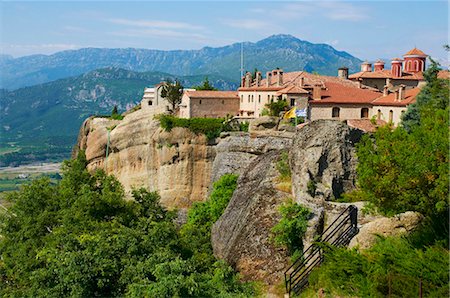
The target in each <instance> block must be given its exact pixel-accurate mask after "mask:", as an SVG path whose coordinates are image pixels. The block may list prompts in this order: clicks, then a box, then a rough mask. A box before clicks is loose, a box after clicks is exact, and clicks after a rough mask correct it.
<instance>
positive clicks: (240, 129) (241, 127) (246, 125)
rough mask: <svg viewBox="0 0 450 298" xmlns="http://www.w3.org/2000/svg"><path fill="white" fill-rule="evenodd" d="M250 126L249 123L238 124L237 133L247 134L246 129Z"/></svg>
mask: <svg viewBox="0 0 450 298" xmlns="http://www.w3.org/2000/svg"><path fill="white" fill-rule="evenodd" d="M249 126H250V122H247V121H244V122H241V123H239V131H245V132H248V127H249Z"/></svg>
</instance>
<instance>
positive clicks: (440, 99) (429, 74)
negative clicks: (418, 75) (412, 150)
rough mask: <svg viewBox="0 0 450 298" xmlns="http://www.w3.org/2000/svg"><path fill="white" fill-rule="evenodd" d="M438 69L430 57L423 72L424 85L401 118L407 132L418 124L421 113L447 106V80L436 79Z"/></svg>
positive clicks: (443, 108)
mask: <svg viewBox="0 0 450 298" xmlns="http://www.w3.org/2000/svg"><path fill="white" fill-rule="evenodd" d="M439 70H440V68H439V64H438V63H437V62H435V61H434V60H433V59H431V65H430V67H428V69H427V70H426V71H425V72H424V73H423V76H424V78H425V81H426V85H425V86H424V87H423V88H422V90H421V92H420V93H419V95H418V96H417V98H416V102H415V103H413V104H411V105H409V106H408V110H407V111H406V113H405V114H404V116H403V118H402V126H403V127H404V128H405V129H406V130H407V131H408V132H409V131H411V130H412V129H413V128H414V127H416V126H419V124H420V123H421V118H422V116H421V115H422V114H428V113H430V112H433V111H435V110H445V109H446V108H447V107H448V106H449V92H448V90H449V87H450V85H449V80H443V79H438V78H437V75H438V73H439Z"/></svg>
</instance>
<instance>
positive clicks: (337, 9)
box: [317, 1, 369, 22]
mask: <svg viewBox="0 0 450 298" xmlns="http://www.w3.org/2000/svg"><path fill="white" fill-rule="evenodd" d="M317 5H318V6H319V7H320V8H321V9H322V10H323V13H324V15H325V17H327V18H329V19H332V20H339V21H352V22H357V21H363V20H366V19H368V18H369V15H368V14H367V12H366V9H364V8H363V7H361V6H355V5H353V4H351V3H348V2H341V1H326V2H317Z"/></svg>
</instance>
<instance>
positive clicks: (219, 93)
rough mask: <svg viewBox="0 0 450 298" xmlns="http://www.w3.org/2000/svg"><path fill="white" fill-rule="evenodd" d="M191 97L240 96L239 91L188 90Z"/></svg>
mask: <svg viewBox="0 0 450 298" xmlns="http://www.w3.org/2000/svg"><path fill="white" fill-rule="evenodd" d="M185 94H186V95H187V96H189V97H190V98H238V93H237V91H205V90H198V91H186V92H185Z"/></svg>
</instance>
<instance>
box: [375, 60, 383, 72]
mask: <svg viewBox="0 0 450 298" xmlns="http://www.w3.org/2000/svg"><path fill="white" fill-rule="evenodd" d="M373 67H374V71H382V70H383V69H384V61H383V60H381V59H378V60H377V61H376V62H375V63H374V64H373Z"/></svg>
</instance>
